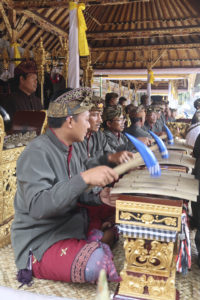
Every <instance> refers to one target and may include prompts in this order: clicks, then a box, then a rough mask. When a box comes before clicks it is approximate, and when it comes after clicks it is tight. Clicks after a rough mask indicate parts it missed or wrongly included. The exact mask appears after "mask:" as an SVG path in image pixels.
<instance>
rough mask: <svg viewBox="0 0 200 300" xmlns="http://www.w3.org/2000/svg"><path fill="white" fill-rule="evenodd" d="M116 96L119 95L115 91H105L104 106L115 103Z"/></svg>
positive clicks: (116, 101) (116, 102) (116, 100)
mask: <svg viewBox="0 0 200 300" xmlns="http://www.w3.org/2000/svg"><path fill="white" fill-rule="evenodd" d="M118 97H119V95H118V94H117V93H107V94H106V97H105V106H106V107H108V106H113V105H114V106H115V105H117V104H118V102H119V100H118Z"/></svg>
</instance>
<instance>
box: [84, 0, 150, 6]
mask: <svg viewBox="0 0 200 300" xmlns="http://www.w3.org/2000/svg"><path fill="white" fill-rule="evenodd" d="M149 1H150V0H121V1H117V0H101V1H98V0H96V1H94V0H91V1H90V0H89V1H88V0H87V1H83V2H86V3H87V6H92V5H101V6H102V5H120V4H127V3H133V2H149Z"/></svg>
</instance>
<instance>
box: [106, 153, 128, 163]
mask: <svg viewBox="0 0 200 300" xmlns="http://www.w3.org/2000/svg"><path fill="white" fill-rule="evenodd" d="M132 158H134V154H133V153H132V152H129V151H121V152H116V153H110V154H108V161H109V162H112V163H115V164H122V163H124V162H127V161H129V160H130V159H132Z"/></svg>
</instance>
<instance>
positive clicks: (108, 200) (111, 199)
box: [99, 187, 119, 207]
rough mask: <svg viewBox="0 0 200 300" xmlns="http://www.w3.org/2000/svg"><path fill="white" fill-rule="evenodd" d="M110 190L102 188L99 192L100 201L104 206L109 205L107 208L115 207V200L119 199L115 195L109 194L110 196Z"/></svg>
mask: <svg viewBox="0 0 200 300" xmlns="http://www.w3.org/2000/svg"><path fill="white" fill-rule="evenodd" d="M110 190H111V189H110V188H108V187H106V188H104V189H103V190H102V191H101V192H100V194H99V196H100V199H101V201H102V202H103V203H104V204H107V205H109V206H113V207H115V205H116V200H117V199H118V198H119V197H118V196H116V195H111V194H110Z"/></svg>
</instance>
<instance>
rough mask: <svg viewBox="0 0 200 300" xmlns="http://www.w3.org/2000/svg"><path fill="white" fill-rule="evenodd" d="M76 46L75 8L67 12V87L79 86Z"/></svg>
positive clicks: (76, 20)
mask: <svg viewBox="0 0 200 300" xmlns="http://www.w3.org/2000/svg"><path fill="white" fill-rule="evenodd" d="M79 64H80V63H79V48H78V17H77V8H74V9H72V10H70V12H69V66H68V87H70V88H79V86H80V82H79V78H80V65H79Z"/></svg>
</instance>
